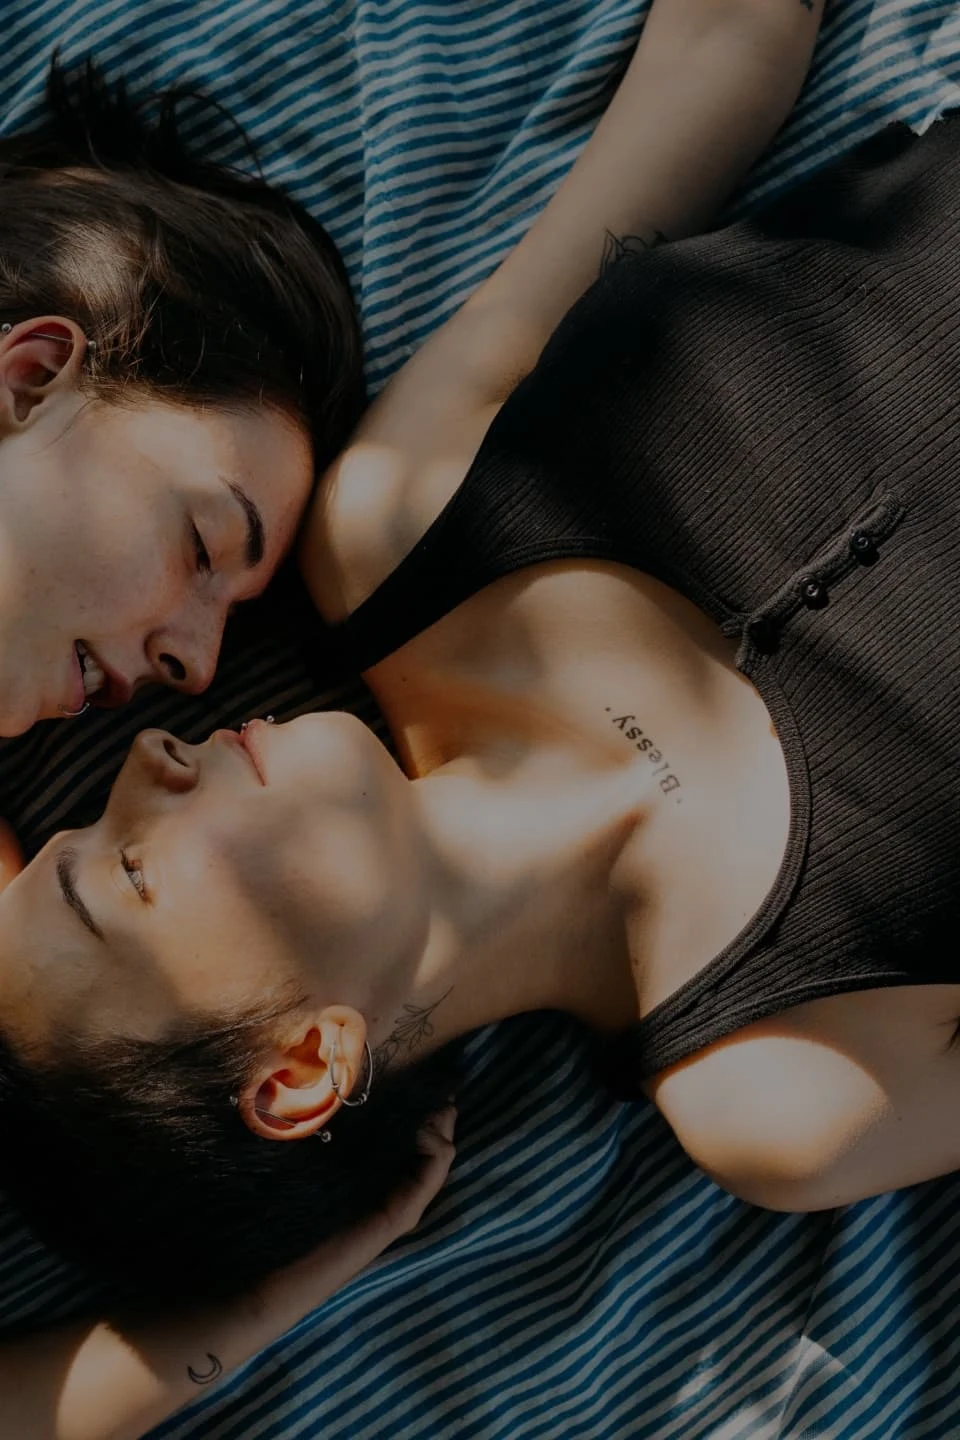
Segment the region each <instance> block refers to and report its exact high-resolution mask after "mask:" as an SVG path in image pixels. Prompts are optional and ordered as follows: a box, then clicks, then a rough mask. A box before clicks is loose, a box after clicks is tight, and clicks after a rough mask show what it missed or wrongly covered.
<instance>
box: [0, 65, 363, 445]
mask: <svg viewBox="0 0 960 1440" xmlns="http://www.w3.org/2000/svg"><path fill="white" fill-rule="evenodd" d="M47 100H48V107H47V108H48V115H47V118H46V120H45V121H44V123H43V124H42V125H41V126H40V127H39V128H38V129H35V130H32V131H30V132H28V133H24V134H22V135H16V136H13V137H11V138H7V139H2V140H0V191H2V205H0V321H4V322H9V323H11V324H16V323H18V322H19V321H22V320H29V319H32V318H33V317H35V316H39V315H51V314H59V315H63V316H65V317H67V318H69V319H72V320H75V321H76V323H77V324H78V325H79V326H80V327H81V328H82V329H83V331H84V332H85V334H86V336H87V338H88V339H90V340H92V341H94V342H95V346H96V350H95V359H94V363H93V364H92V365H91V366H89V367H87V369H86V378H85V381H84V383H85V385H86V387H87V388H88V389H89V390H90V391H91V393H93V394H95V395H96V396H97V397H98V398H101V399H103V400H107V401H112V402H114V403H122V401H123V399H124V398H125V397H131V398H132V397H133V396H134V395H141V396H142V395H143V394H144V393H148V394H152V395H155V396H157V397H161V398H164V399H167V400H170V401H173V402H177V403H180V404H184V405H191V406H194V405H203V404H214V405H216V404H219V405H225V406H243V407H246V406H248V405H255V404H258V403H261V402H265V403H268V404H270V405H273V406H276V407H277V408H278V409H280V410H282V411H284V412H285V413H287V414H288V415H290V416H292V417H294V418H296V419H297V420H299V421H300V422H301V423H302V424H304V425H305V426H306V427H307V429H308V430H309V432H310V434H311V436H312V439H313V444H314V454H315V463H316V466H317V468H318V469H320V468H322V467H323V466H325V465H326V464H327V463H328V462H329V461H330V460H331V459H333V457H334V456H335V455H336V453H337V451H338V450H339V449H340V448H341V446H342V445H343V443H344V441H345V440H346V438H347V436H348V434H349V432H350V430H351V429H352V427H353V425H354V424H355V422H356V420H357V418H358V416H359V414H360V411H361V409H362V406H363V398H364V397H363V380H362V368H361V343H360V332H359V325H358V321H357V316H356V312H355V308H354V305H353V300H352V297H351V293H350V286H349V282H348V279H347V274H346V270H345V268H344V265H343V262H342V260H341V259H340V256H339V254H338V252H337V249H336V247H335V245H334V243H333V241H332V240H331V239H330V237H329V235H328V234H327V232H326V230H325V229H324V228H323V226H322V225H321V224H320V223H319V222H318V221H316V220H315V219H313V218H312V217H311V216H310V215H309V214H308V213H307V211H306V210H304V209H303V207H302V206H300V205H299V204H297V203H296V202H295V201H293V200H292V199H290V198H289V197H288V196H286V195H284V194H283V193H282V192H281V191H279V190H277V189H276V188H275V187H273V186H271V185H268V184H267V183H266V182H265V181H264V180H263V179H262V178H260V177H259V175H248V174H246V173H242V172H240V171H238V170H234V169H230V168H228V167H225V166H223V165H220V164H217V163H214V162H213V161H212V160H210V159H209V158H205V157H204V156H203V155H201V154H200V153H199V152H198V151H197V150H196V149H194V148H192V147H191V146H188V145H187V144H186V142H185V141H184V138H183V135H182V133H181V122H180V116H181V114H182V112H183V107H184V105H185V104H186V103H189V106H190V107H191V110H192V116H193V118H194V119H195V112H196V107H197V105H200V106H206V107H210V108H212V109H213V110H214V111H216V112H219V113H221V114H222V112H220V107H218V106H215V105H213V103H212V102H210V101H206V100H204V99H203V97H200V96H197V95H194V94H193V93H192V92H187V91H185V90H183V89H178V90H174V91H169V92H167V93H165V94H164V95H161V96H157V97H153V98H151V97H145V98H144V99H142V100H141V101H140V102H138V103H136V104H134V103H133V102H132V101H131V100H130V98H129V97H128V95H127V93H126V90H125V88H124V86H123V84H122V83H117V84H114V85H108V84H107V82H106V81H105V79H104V78H103V75H102V74H101V72H100V71H99V69H98V68H97V67H96V66H95V65H94V64H93V63H92V62H91V61H87V62H86V64H85V65H84V66H82V67H80V68H79V69H78V70H76V71H74V72H71V73H68V72H66V71H65V70H64V69H63V68H62V67H61V66H60V65H59V63H58V61H57V58H56V57H54V60H53V62H52V64H51V68H50V73H49V77H48V83H47ZM149 117H152V118H149ZM239 133H240V134H242V132H239ZM251 153H252V152H251Z"/></svg>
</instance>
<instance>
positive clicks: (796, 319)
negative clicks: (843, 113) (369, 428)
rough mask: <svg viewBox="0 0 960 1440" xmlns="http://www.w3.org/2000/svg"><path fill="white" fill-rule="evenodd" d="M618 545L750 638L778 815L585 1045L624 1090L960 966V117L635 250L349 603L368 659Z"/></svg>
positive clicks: (635, 562)
mask: <svg viewBox="0 0 960 1440" xmlns="http://www.w3.org/2000/svg"><path fill="white" fill-rule="evenodd" d="M574 556H583V557H589V558H591V559H609V560H612V561H618V562H620V563H624V564H628V565H631V566H634V567H635V568H636V569H638V570H640V571H643V572H645V573H647V574H650V575H653V576H655V577H656V578H657V579H659V580H661V581H663V582H665V583H666V584H668V585H671V586H673V587H674V588H675V589H677V590H679V591H680V592H681V593H682V594H684V595H685V596H687V597H688V598H689V599H690V600H692V601H693V602H694V603H696V604H697V605H698V606H699V607H700V608H701V609H702V610H704V611H705V612H706V613H707V614H709V615H711V616H712V617H713V618H714V619H715V620H716V621H717V623H718V624H719V625H720V626H721V627H722V628H723V630H724V632H725V633H726V634H728V635H731V636H735V637H739V641H740V644H739V651H738V657H737V664H738V666H739V668H740V669H741V670H742V671H743V673H744V674H746V675H747V676H748V677H749V678H750V680H751V681H752V683H753V684H754V685H755V687H756V688H757V690H758V691H759V693H760V694H761V696H762V697H763V699H764V701H765V703H766V705H767V707H768V709H769V711H770V714H771V716H772V718H773V721H774V723H775V725H776V727H777V731H778V734H779V737H780V741H781V744H782V747H783V751H784V754H785V757H786V763H787V770H788V775H789V782H790V794H791V808H792V817H791V825H790V837H789V842H788V845H787V850H786V853H785V856H784V860H783V864H782V867H781V870H780V874H779V877H778V879H777V881H776V883H775V885H774V887H773V889H772V891H771V893H770V894H769V895H768V897H767V899H766V901H765V903H764V904H763V906H762V907H761V909H760V911H759V912H758V913H757V914H756V915H755V916H754V917H753V919H752V921H751V922H750V924H749V925H748V926H747V927H746V928H745V929H744V931H743V932H742V933H741V934H740V935H739V936H738V937H737V938H736V940H735V941H734V942H733V943H732V944H731V945H728V946H727V947H726V948H725V949H724V950H723V951H722V952H721V954H719V955H717V956H716V957H715V958H714V959H713V960H712V961H711V962H710V963H708V964H707V965H706V966H705V968H704V969H702V970H701V971H700V972H699V973H698V974H697V975H695V976H694V977H693V978H691V979H690V980H688V981H686V982H685V983H684V984H682V985H681V986H680V987H679V989H678V990H677V991H676V992H675V993H674V994H673V995H672V996H670V997H669V998H668V999H666V1000H665V1001H664V1002H663V1003H661V1004H660V1005H658V1006H657V1007H656V1008H655V1009H654V1010H653V1011H652V1012H651V1013H650V1014H649V1015H647V1016H646V1017H645V1018H644V1019H643V1020H642V1021H641V1022H640V1023H639V1024H638V1025H636V1026H635V1027H633V1028H632V1029H631V1030H630V1031H628V1032H626V1033H625V1034H624V1035H623V1036H622V1037H620V1040H619V1043H618V1044H617V1045H614V1046H613V1047H610V1046H608V1045H605V1047H604V1048H605V1054H606V1055H607V1057H608V1064H607V1067H606V1068H607V1074H608V1078H609V1079H611V1081H612V1082H613V1083H614V1084H615V1087H616V1088H617V1089H618V1090H619V1091H620V1093H622V1094H630V1093H636V1090H637V1087H638V1084H639V1081H640V1080H641V1079H642V1078H644V1077H646V1076H649V1075H651V1074H653V1073H654V1072H656V1071H658V1070H660V1069H662V1068H663V1067H665V1066H666V1065H669V1064H672V1063H673V1062H675V1061H677V1060H680V1059H682V1058H683V1057H685V1056H687V1055H689V1054H691V1053H693V1052H694V1051H696V1050H698V1049H700V1048H702V1047H703V1046H704V1045H707V1044H709V1043H710V1042H712V1041H714V1040H717V1039H719V1038H721V1037H722V1036H724V1035H726V1034H729V1033H730V1032H732V1031H734V1030H737V1029H739V1028H740V1027H741V1026H743V1025H746V1024H749V1023H751V1022H752V1021H754V1020H758V1019H761V1018H762V1017H764V1016H767V1015H770V1014H774V1013H777V1012H778V1011H781V1010H784V1009H786V1008H787V1007H789V1006H792V1005H795V1004H798V1003H800V1002H802V1001H806V1000H811V999H814V998H817V997H820V996H827V995H833V994H837V993H840V992H844V991H853V990H860V989H866V988H873V987H878V986H889V985H908V984H911V985H912V984H918V983H942V982H946V983H951V984H960V924H958V922H960V117H958V118H950V119H947V120H943V121H940V122H938V123H936V124H935V125H934V126H933V127H932V128H931V129H930V130H929V131H928V132H927V134H926V135H924V136H923V137H922V138H918V137H916V136H914V135H913V134H912V132H910V131H909V130H907V129H906V128H905V127H894V128H893V129H891V130H888V131H885V132H884V133H883V134H882V135H880V136H878V137H877V138H876V139H874V140H872V141H870V142H869V143H868V144H867V145H866V146H863V147H861V148H860V149H859V150H858V151H856V152H854V154H853V155H852V156H851V157H850V158H849V159H848V160H847V161H846V162H844V163H843V164H842V165H840V166H839V167H836V168H833V169H831V170H829V171H826V172H824V173H823V174H821V175H819V176H817V177H815V178H814V179H813V180H812V181H810V182H808V183H807V184H806V185H804V186H803V187H802V188H801V189H799V190H797V191H795V192H794V193H793V194H791V195H790V196H788V197H787V198H786V199H785V200H782V201H780V202H778V203H777V204H776V205H774V206H773V207H771V208H770V209H768V210H767V211H765V212H764V213H763V214H762V215H760V216H758V217H754V218H752V219H750V220H747V221H742V222H739V223H737V224H734V225H731V226H728V227H727V228H725V229H722V230H717V231H714V232H712V233H710V234H708V235H705V236H699V237H696V238H693V239H689V240H683V241H680V242H676V243H673V244H668V245H665V246H662V247H660V248H658V249H656V250H653V251H650V252H643V253H635V252H631V251H630V250H629V248H627V250H626V252H625V253H624V254H623V255H622V256H621V257H620V258H619V259H618V260H617V261H616V262H615V263H614V264H612V265H611V266H609V267H608V268H607V269H606V271H605V272H604V274H603V275H602V276H601V277H600V279H599V280H598V281H597V283H596V284H595V285H594V286H593V288H592V289H591V290H590V291H589V292H588V293H587V294H586V295H585V296H584V297H583V299H582V300H580V301H579V302H578V303H577V305H576V306H574V308H573V310H572V311H571V312H570V313H569V315H568V316H567V317H566V319H565V320H564V321H563V323H562V324H561V325H560V327H559V328H558V330H557V331H556V333H555V335H554V337H553V338H552V340H551V341H550V343H549V345H548V346H547V348H546V350H545V351H544V353H543V356H542V357H541V360H540V362H539V364H538V365H537V367H536V369H535V371H534V372H533V373H532V374H531V375H530V376H529V377H528V378H527V379H526V380H524V381H523V382H522V383H521V384H520V385H519V386H518V388H517V389H516V390H515V392H514V393H513V395H512V396H511V397H510V399H509V400H508V401H507V403H506V404H505V405H504V406H503V408H502V409H501V411H500V412H499V414H498V416H497V418H496V419H495V421H494V423H493V424H492V426H491V427H490V430H489V431H488V433H487V435H486V437H485V439H484V442H483V444H482V446H481V448H480V450H479V452H478V454H477V456H476V459H475V461H474V463H473V465H472V466H471V468H470V470H469V472H468V474H467V476H466V478H465V480H464V482H463V484H462V485H461V487H460V489H459V490H458V491H457V493H456V494H455V495H454V497H453V498H452V499H451V501H450V502H449V504H448V505H447V506H446V508H445V509H444V511H443V512H442V513H441V514H440V516H439V517H438V518H437V520H436V521H435V522H434V524H433V525H432V526H431V528H430V529H429V530H428V532H427V533H426V534H425V535H424V537H423V538H422V540H421V541H420V542H419V543H418V544H417V546H416V547H415V548H414V550H413V551H412V552H411V553H410V554H409V555H408V556H407V557H406V559H405V560H404V561H403V562H402V563H401V564H400V566H399V567H398V568H397V569H396V570H395V571H394V572H393V574H392V575H390V576H389V577H388V579H387V580H386V581H385V582H384V583H383V585H381V586H380V587H379V589H378V590H377V591H376V592H375V593H374V594H373V595H372V596H371V597H370V598H369V599H368V600H367V601H366V602H365V603H364V604H363V605H361V606H360V607H359V609H358V610H357V611H355V612H354V614H353V615H352V616H351V617H350V618H349V619H348V620H347V621H346V622H345V623H344V624H343V626H341V627H339V629H340V636H341V639H342V641H343V642H344V643H345V645H346V646H347V647H348V649H347V653H348V654H349V655H350V656H351V659H352V663H354V664H355V665H357V666H359V667H360V668H362V669H366V668H368V667H370V666H371V665H373V664H374V663H376V661H378V660H379V659H381V658H383V657H384V656H385V655H387V654H389V653H391V652H392V651H394V650H396V649H397V648H398V647H399V646H401V645H403V644H404V643H405V642H406V641H407V640H409V639H411V638H412V637H413V636H414V635H416V634H418V633H420V632H421V631H422V630H424V629H425V628H426V627H427V626H429V625H430V624H432V623H433V622H434V621H436V620H438V619H440V618H441V617H442V616H443V615H445V614H447V613H448V612H449V611H450V610H452V609H453V608H454V607H455V606H456V605H458V604H459V603H461V602H462V601H463V600H465V599H467V598H468V597H469V596H470V595H472V594H474V593H476V592H477V591H478V590H480V589H482V588H483V587H484V586H485V585H487V584H489V583H490V582H491V581H492V580H494V579H496V578H497V577H499V576H502V575H505V574H507V573H509V572H511V571H515V570H517V569H520V568H522V567H523V566H528V565H532V564H535V563H538V562H540V561H543V560H549V559H560V558H570V557H574Z"/></svg>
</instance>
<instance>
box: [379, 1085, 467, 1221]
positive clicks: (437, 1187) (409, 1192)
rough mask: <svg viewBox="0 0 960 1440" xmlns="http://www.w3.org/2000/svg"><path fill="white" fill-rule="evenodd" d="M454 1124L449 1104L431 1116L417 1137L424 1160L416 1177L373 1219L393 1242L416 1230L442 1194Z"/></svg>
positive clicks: (452, 1150) (452, 1151)
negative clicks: (436, 1198)
mask: <svg viewBox="0 0 960 1440" xmlns="http://www.w3.org/2000/svg"><path fill="white" fill-rule="evenodd" d="M456 1121H457V1107H456V1105H454V1104H453V1103H452V1102H451V1103H450V1104H449V1105H447V1106H446V1107H445V1108H444V1109H443V1110H438V1111H437V1112H436V1114H435V1115H431V1116H430V1117H429V1119H428V1120H427V1122H426V1124H425V1125H424V1126H423V1128H422V1130H420V1132H419V1133H418V1135H417V1149H418V1150H419V1151H420V1154H421V1155H422V1156H423V1160H422V1162H421V1165H420V1172H419V1174H418V1175H417V1176H416V1178H415V1179H413V1180H408V1181H407V1182H406V1183H405V1184H404V1185H401V1186H400V1188H399V1189H398V1190H395V1191H394V1193H393V1195H392V1196H391V1197H390V1199H389V1201H388V1202H387V1206H386V1209H385V1211H384V1212H383V1213H382V1214H381V1215H380V1216H379V1217H374V1218H375V1219H379V1222H380V1224H381V1225H384V1226H385V1227H386V1229H387V1230H388V1231H389V1232H390V1238H391V1239H392V1240H396V1239H399V1237H400V1236H401V1235H409V1234H410V1232H411V1230H416V1228H417V1226H418V1225H419V1224H420V1220H421V1218H422V1216H423V1212H424V1211H425V1210H426V1208H427V1206H428V1205H429V1204H430V1201H431V1200H433V1199H434V1197H435V1196H436V1195H438V1194H439V1192H440V1191H441V1190H442V1188H443V1183H444V1181H445V1180H446V1178H447V1175H448V1174H449V1171H450V1166H451V1164H452V1163H453V1157H454V1155H455V1154H456V1153H457V1152H456V1148H455V1146H454V1143H453V1128H454V1125H455V1124H456ZM387 1243H388V1244H389V1241H388V1242H387Z"/></svg>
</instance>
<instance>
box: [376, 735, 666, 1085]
mask: <svg viewBox="0 0 960 1440" xmlns="http://www.w3.org/2000/svg"><path fill="white" fill-rule="evenodd" d="M508 768H509V767H508ZM564 772H565V773H564ZM411 784H412V785H413V787H414V792H415V803H416V805H417V808H418V812H419V820H420V825H421V829H422V833H423V835H424V837H425V841H426V848H427V852H428V854H429V855H430V862H429V863H430V871H429V874H430V878H429V884H430V886H431V892H432V902H433V903H432V911H431V913H432V922H431V926H430V930H429V935H428V939H427V942H426V945H425V948H424V950H423V953H422V957H421V960H420V963H419V965H418V968H417V971H416V974H415V977H414V980H413V984H412V987H411V989H410V991H409V993H408V997H407V1000H406V1002H405V1004H404V1005H403V1007H402V1012H401V1013H400V1014H399V1015H389V1016H388V1015H387V1014H386V1013H384V1015H383V1016H382V1017H381V1020H380V1023H379V1024H378V1025H377V1026H376V1030H377V1031H379V1032H380V1034H381V1035H389V1036H390V1039H389V1040H388V1041H387V1048H388V1051H389V1053H390V1056H391V1057H393V1056H396V1057H397V1058H398V1059H401V1060H411V1059H415V1058H418V1057H420V1056H423V1055H425V1054H427V1053H429V1052H430V1051H431V1050H434V1049H436V1048H438V1047H439V1046H441V1045H443V1044H445V1043H446V1042H447V1041H448V1040H451V1039H454V1038H455V1037H456V1036H458V1035H462V1034H465V1033H466V1032H467V1031H470V1030H473V1029H476V1028H478V1027H479V1026H481V1025H486V1024H489V1023H491V1022H493V1021H495V1020H501V1019H504V1018H505V1017H507V1016H509V1015H517V1014H520V1013H522V1012H524V1011H530V1010H544V1009H550V1010H562V1011H566V1012H567V1013H569V1014H572V1015H575V1016H577V1017H578V1018H579V1019H581V1020H583V1021H584V1022H585V1023H587V1024H588V1025H590V1026H591V1027H593V1028H595V1029H599V1030H619V1029H623V1028H624V1027H625V1026H627V1025H629V1024H630V1023H631V1022H632V1021H633V1020H635V1019H636V1003H637V997H636V990H635V987H634V984H633V979H632V972H631V965H630V955H629V952H628V948H627V938H626V918H625V900H624V898H623V896H621V895H619V894H618V893H617V890H616V887H615V886H614V884H613V883H612V875H613V870H614V867H615V865H616V862H617V860H618V858H619V857H620V855H621V854H622V852H623V849H624V846H625V844H626V843H627V841H628V840H629V838H630V836H631V835H632V833H633V831H634V829H635V827H636V824H637V820H638V818H639V809H640V806H639V802H638V800H637V798H636V797H635V796H634V797H632V798H631V797H629V796H628V797H627V798H626V799H625V798H624V792H625V791H626V790H628V788H629V787H628V786H627V785H625V784H624V777H623V774H622V773H621V772H619V771H612V770H608V771H606V773H601V774H599V775H598V774H597V773H596V772H595V771H594V772H592V773H589V774H574V775H572V776H571V774H570V773H569V769H568V767H567V766H564V765H563V764H562V763H561V764H558V765H552V764H550V763H549V762H548V763H546V764H540V765H538V767H537V772H536V774H533V775H531V776H529V777H528V778H527V779H526V780H525V782H524V783H518V782H517V780H516V778H515V777H513V776H508V778H506V779H502V780H497V779H493V780H491V779H490V778H489V777H488V776H487V775H485V774H484V773H483V769H482V767H480V766H478V765H473V764H465V763H463V762H457V763H455V764H453V765H449V766H446V767H443V768H441V769H440V770H438V771H435V772H433V773H432V774H431V775H429V776H427V777H426V778H425V779H422V780H416V781H413V782H411Z"/></svg>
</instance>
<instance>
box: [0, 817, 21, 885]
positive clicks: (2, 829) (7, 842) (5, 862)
mask: <svg viewBox="0 0 960 1440" xmlns="http://www.w3.org/2000/svg"><path fill="white" fill-rule="evenodd" d="M24 863H25V862H24V858H23V851H22V850H21V848H20V841H19V840H18V839H17V837H16V834H15V833H14V829H13V826H12V825H9V824H8V823H7V821H6V820H0V892H2V891H4V890H6V888H7V886H8V885H9V884H10V881H11V880H15V879H16V877H17V876H18V875H19V874H20V871H21V870H22V869H23V867H24Z"/></svg>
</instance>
